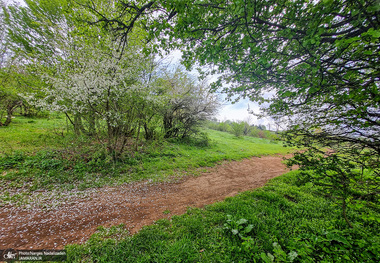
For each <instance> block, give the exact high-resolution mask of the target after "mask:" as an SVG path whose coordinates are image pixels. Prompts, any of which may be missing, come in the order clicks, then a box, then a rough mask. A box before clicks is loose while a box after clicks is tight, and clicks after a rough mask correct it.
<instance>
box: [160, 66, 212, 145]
mask: <svg viewBox="0 0 380 263" xmlns="http://www.w3.org/2000/svg"><path fill="white" fill-rule="evenodd" d="M158 85H159V86H161V87H162V88H163V92H164V96H166V100H165V102H166V103H165V106H164V107H163V108H162V110H161V112H162V116H163V127H164V133H165V135H164V137H165V138H176V137H179V138H186V137H189V136H190V135H192V134H194V133H196V132H197V127H198V126H199V125H200V124H201V123H202V121H205V120H206V119H208V118H210V117H211V116H213V114H214V113H215V111H216V110H217V108H218V106H219V102H218V99H217V97H216V96H214V95H213V94H212V93H211V92H210V88H209V86H208V84H207V81H206V80H203V81H201V82H197V81H195V80H194V79H192V78H191V77H190V76H189V75H188V74H186V73H185V72H184V71H183V70H181V68H179V67H178V68H176V69H175V70H174V72H172V73H170V72H167V71H166V72H163V76H162V78H161V83H159V84H158Z"/></svg>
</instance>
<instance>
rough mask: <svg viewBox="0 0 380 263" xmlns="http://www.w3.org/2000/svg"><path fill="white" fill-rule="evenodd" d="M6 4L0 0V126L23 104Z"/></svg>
mask: <svg viewBox="0 0 380 263" xmlns="http://www.w3.org/2000/svg"><path fill="white" fill-rule="evenodd" d="M5 8H6V6H5V3H4V2H3V1H0V126H8V125H9V124H10V123H11V122H12V116H13V113H14V111H15V110H16V109H17V108H18V107H20V106H21V105H22V104H23V100H22V99H21V97H20V96H18V94H17V90H16V87H17V86H19V84H18V83H17V79H18V75H19V73H20V68H19V67H18V65H16V58H15V54H14V53H12V52H11V49H10V42H9V40H8V34H7V29H8V28H7V25H6V23H5V12H4V10H5Z"/></svg>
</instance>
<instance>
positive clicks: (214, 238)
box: [66, 172, 380, 262]
mask: <svg viewBox="0 0 380 263" xmlns="http://www.w3.org/2000/svg"><path fill="white" fill-rule="evenodd" d="M316 190H317V187H316V186H314V185H312V184H311V183H306V184H302V183H300V181H299V180H298V179H297V172H290V173H288V174H286V175H283V176H281V177H278V178H275V179H272V180H271V181H270V183H268V184H267V185H266V186H265V187H263V188H261V189H258V190H255V191H249V192H245V193H242V194H239V195H238V196H236V197H232V198H227V199H226V200H225V201H224V202H220V203H216V204H212V205H209V206H207V207H206V208H205V209H195V208H189V209H188V211H187V213H186V214H184V215H181V216H173V217H172V219H171V220H166V219H165V220H159V221H157V222H156V223H155V224H154V225H151V226H147V227H145V228H144V229H143V230H141V231H140V232H139V233H137V234H136V235H134V236H128V234H127V233H126V232H125V230H123V226H114V227H112V228H107V229H106V228H102V227H101V228H99V230H98V232H97V233H96V234H94V235H93V236H92V237H91V239H90V240H89V241H88V242H87V243H86V244H84V245H70V246H67V247H66V249H67V251H68V261H69V262H380V236H379V235H378V233H379V231H380V224H379V220H378V219H379V218H380V213H379V211H376V210H375V209H369V208H362V209H360V210H357V209H355V208H353V209H350V210H349V214H348V217H349V218H350V220H351V221H352V223H353V225H354V227H353V228H349V227H348V226H347V224H346V223H345V221H344V220H343V218H342V215H341V210H340V208H339V207H337V206H336V205H334V203H333V202H332V201H331V199H326V198H325V197H323V196H321V195H319V194H318V193H317V192H316Z"/></svg>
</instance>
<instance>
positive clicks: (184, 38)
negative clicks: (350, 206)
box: [99, 0, 380, 221]
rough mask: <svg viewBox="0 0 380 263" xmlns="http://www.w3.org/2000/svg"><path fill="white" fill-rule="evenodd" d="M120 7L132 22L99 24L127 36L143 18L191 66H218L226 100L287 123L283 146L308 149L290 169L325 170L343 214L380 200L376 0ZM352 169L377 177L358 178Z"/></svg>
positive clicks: (379, 7) (379, 16)
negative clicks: (252, 105)
mask: <svg viewBox="0 0 380 263" xmlns="http://www.w3.org/2000/svg"><path fill="white" fill-rule="evenodd" d="M119 3H120V6H121V7H122V10H123V13H124V14H125V13H128V14H129V17H130V18H131V19H130V20H124V21H122V23H121V24H120V23H119V22H120V20H118V19H117V17H116V16H115V17H111V18H107V17H101V18H100V19H99V21H102V22H103V23H108V25H109V27H110V28H111V30H114V31H118V32H119V33H120V32H121V33H124V35H128V34H129V31H130V30H131V28H133V26H134V24H135V22H136V21H140V23H142V24H144V25H146V27H147V28H149V29H150V32H151V37H156V38H157V39H158V40H159V41H160V43H161V44H162V46H163V47H165V48H167V49H171V48H181V49H183V52H184V63H185V65H187V66H191V65H192V64H194V62H195V61H197V62H199V63H200V64H201V65H215V66H217V70H218V71H219V72H220V73H222V76H221V77H220V79H219V80H218V81H217V82H216V83H215V85H214V87H215V88H221V87H222V84H223V82H227V83H230V85H228V86H227V87H226V88H224V89H223V90H224V92H226V93H227V94H228V95H230V96H233V95H240V96H241V97H249V98H250V99H251V100H253V101H258V102H259V103H264V102H267V103H264V104H262V106H263V111H264V113H265V114H267V115H269V116H272V117H274V118H275V119H282V120H286V123H287V124H288V127H287V129H288V132H286V133H285V139H287V140H288V142H289V143H290V144H293V145H294V144H295V145H297V146H301V147H307V149H308V150H307V151H306V152H304V153H299V154H298V155H297V156H296V158H295V159H294V161H293V163H295V164H299V165H301V168H302V169H314V168H318V169H317V170H318V171H320V175H323V178H324V180H325V181H324V182H321V181H320V180H319V179H318V178H314V179H315V182H320V183H321V184H324V185H326V186H328V187H330V189H335V190H334V191H333V192H334V193H335V194H336V197H337V198H338V199H339V200H340V202H341V204H342V207H343V213H344V214H345V207H346V201H347V200H353V199H356V200H358V199H361V200H367V201H369V200H373V199H370V197H373V196H375V197H376V196H377V198H378V196H379V195H378V194H379V187H380V186H379V176H380V168H379V165H378V164H379V156H380V125H379V124H380V106H379V105H380V103H379V102H380V96H379V87H380V84H379V72H380V68H379V67H380V63H379V62H380V61H379V52H380V42H379V37H380V4H379V2H378V1H376V0H358V1H350V0H324V1H305V0H295V1H280V2H279V1H274V0H268V1H260V0H258V1H219V0H217V1H214V0H213V1H209V0H204V1H196V2H194V1H189V0H182V1H154V0H152V1H141V2H138V3H130V2H127V1H123V0H120V1H119ZM153 11H155V12H156V13H155V16H153V17H152V16H147V15H148V14H149V12H153ZM268 92H270V94H271V96H269V98H268V96H266V94H267V93H268ZM266 105H269V106H266ZM294 138H300V139H299V140H294ZM321 149H329V150H328V151H325V150H321ZM345 163H346V164H348V166H344V164H345ZM351 165H352V167H356V168H358V167H359V168H360V170H361V171H367V172H368V173H369V174H370V176H366V178H364V176H360V173H355V174H352V172H353V171H354V170H353V169H351V168H352V167H351ZM347 167H348V168H350V169H348V168H347ZM322 168H323V171H324V172H322V171H321V169H322ZM329 171H330V172H329ZM330 173H332V174H333V176H327V174H330ZM336 177H338V178H340V179H339V180H340V182H341V183H337V181H336V180H335V178H336ZM333 178H334V180H330V179H333ZM326 180H327V181H326ZM351 181H353V182H354V183H351ZM364 189H365V190H364ZM345 218H346V219H347V217H346V216H345ZM347 221H348V220H347Z"/></svg>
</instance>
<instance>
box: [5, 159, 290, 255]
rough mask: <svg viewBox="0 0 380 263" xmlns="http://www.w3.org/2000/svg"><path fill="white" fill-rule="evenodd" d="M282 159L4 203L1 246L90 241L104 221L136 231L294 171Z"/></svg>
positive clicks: (47, 246) (232, 164)
mask: <svg viewBox="0 0 380 263" xmlns="http://www.w3.org/2000/svg"><path fill="white" fill-rule="evenodd" d="M282 161H283V156H281V155H277V156H264V157H253V158H250V159H244V160H242V161H232V162H224V163H223V164H220V165H217V166H215V167H213V168H209V169H208V171H207V172H205V173H202V174H201V175H200V176H198V177H186V178H185V179H183V180H181V181H180V182H177V183H160V184H149V183H147V182H142V183H133V184H125V185H121V186H117V187H103V188H99V189H96V190H93V191H92V192H90V193H89V194H88V195H87V197H85V198H80V197H70V199H69V200H66V201H65V202H63V203H62V204H60V205H58V206H57V207H55V208H53V209H49V210H46V209H44V208H41V207H34V208H32V209H23V208H19V207H15V206H5V207H1V208H0V249H1V248H3V249H7V248H13V249H62V248H63V247H64V246H65V245H67V244H71V243H83V242H85V241H86V240H88V238H89V237H90V236H91V235H92V234H93V233H94V232H95V231H96V228H97V227H98V226H106V227H109V226H112V225H118V224H125V226H126V228H127V229H128V230H129V231H130V232H131V233H136V232H137V231H138V230H139V229H141V227H142V226H144V225H148V224H151V223H153V222H154V221H156V220H158V219H161V218H170V217H171V216H172V215H179V214H183V213H184V212H186V209H187V207H203V206H204V205H207V204H211V203H214V202H217V201H222V200H223V199H225V198H226V197H229V196H234V195H236V194H237V193H238V192H242V191H246V190H250V189H254V188H257V187H261V186H263V185H264V184H265V183H266V182H267V181H268V180H269V179H271V178H274V177H276V176H279V175H281V174H284V173H285V172H287V171H288V170H287V169H286V166H285V165H284V164H283V163H282ZM164 211H170V213H169V214H167V215H165V213H164Z"/></svg>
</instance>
